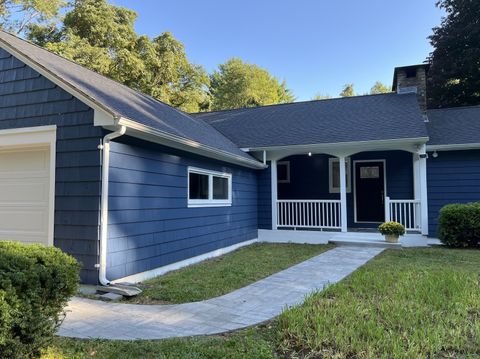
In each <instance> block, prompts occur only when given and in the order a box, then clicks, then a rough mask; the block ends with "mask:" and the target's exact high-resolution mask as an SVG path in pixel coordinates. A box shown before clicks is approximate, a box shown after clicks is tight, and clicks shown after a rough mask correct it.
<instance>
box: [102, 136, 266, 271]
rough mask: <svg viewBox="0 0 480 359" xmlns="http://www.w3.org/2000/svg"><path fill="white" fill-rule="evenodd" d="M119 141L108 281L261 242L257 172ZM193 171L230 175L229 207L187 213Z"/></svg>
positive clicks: (114, 147)
mask: <svg viewBox="0 0 480 359" xmlns="http://www.w3.org/2000/svg"><path fill="white" fill-rule="evenodd" d="M116 141H117V142H112V143H111V152H110V187H109V192H110V196H109V228H108V236H109V237H108V257H107V258H108V259H107V268H108V269H107V277H108V278H109V279H111V280H113V279H117V278H121V277H125V276H128V275H132V274H135V273H139V272H144V271H148V270H151V269H154V268H157V267H161V266H165V265H168V264H171V263H175V262H178V261H181V260H185V259H188V258H191V257H194V256H198V255H201V254H204V253H208V252H211V251H214V250H217V249H220V248H224V247H228V246H231V245H234V244H237V243H240V242H244V241H247V240H251V239H255V238H257V227H258V226H257V173H256V171H255V170H251V169H246V168H242V167H238V166H235V165H230V164H227V163H222V162H219V161H215V160H211V159H207V158H205V157H199V156H195V155H193V154H189V153H186V152H182V151H177V150H174V149H171V148H167V147H163V146H160V145H155V144H152V143H147V142H143V141H140V140H135V139H132V138H129V137H128V136H124V137H121V138H119V139H118V140H116ZM120 142H122V143H120ZM188 166H193V167H197V168H202V169H205V170H212V171H219V172H228V173H231V174H232V205H231V206H227V207H199V208H188V207H187V200H188V190H187V178H188V176H187V170H188Z"/></svg>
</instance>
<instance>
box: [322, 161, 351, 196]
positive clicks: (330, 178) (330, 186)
mask: <svg viewBox="0 0 480 359" xmlns="http://www.w3.org/2000/svg"><path fill="white" fill-rule="evenodd" d="M335 162H337V163H338V162H340V160H339V159H338V158H335V157H330V158H329V159H328V191H329V192H330V193H340V187H334V186H333V163H335ZM345 167H346V169H345V173H346V177H347V193H351V192H352V167H351V161H350V157H347V158H345Z"/></svg>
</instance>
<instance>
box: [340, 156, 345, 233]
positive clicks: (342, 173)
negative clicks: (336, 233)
mask: <svg viewBox="0 0 480 359" xmlns="http://www.w3.org/2000/svg"><path fill="white" fill-rule="evenodd" d="M338 160H339V161H338V162H339V163H338V164H339V167H340V219H341V225H342V232H346V231H347V177H346V171H345V156H339V157H338Z"/></svg>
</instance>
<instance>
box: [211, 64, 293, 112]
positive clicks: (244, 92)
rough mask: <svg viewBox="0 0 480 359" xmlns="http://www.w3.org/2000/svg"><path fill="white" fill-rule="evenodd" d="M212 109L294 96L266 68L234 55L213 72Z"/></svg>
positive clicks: (291, 99)
mask: <svg viewBox="0 0 480 359" xmlns="http://www.w3.org/2000/svg"><path fill="white" fill-rule="evenodd" d="M210 91H211V94H212V109H213V110H223V109H232V108H242V107H255V106H261V105H271V104H278V103H287V102H292V101H293V100H294V97H293V95H292V93H291V91H290V90H289V89H288V88H287V85H286V83H285V81H284V82H281V83H280V82H279V81H278V79H276V78H275V77H273V76H272V75H270V74H269V73H268V71H267V70H265V69H263V68H261V67H259V66H257V65H253V64H247V63H245V62H243V61H242V60H241V59H238V58H233V59H230V60H228V61H227V62H225V63H224V64H221V65H219V66H218V70H217V71H215V72H214V73H213V74H212V75H211V85H210Z"/></svg>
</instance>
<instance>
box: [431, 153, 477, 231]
mask: <svg viewBox="0 0 480 359" xmlns="http://www.w3.org/2000/svg"><path fill="white" fill-rule="evenodd" d="M427 180H428V182H427V183H428V224H429V235H430V236H435V235H436V233H437V225H438V212H439V210H440V208H442V207H443V206H444V205H446V204H449V203H467V202H474V201H480V150H471V151H448V152H438V157H437V158H433V156H432V155H431V154H430V156H429V158H428V160H427Z"/></svg>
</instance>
